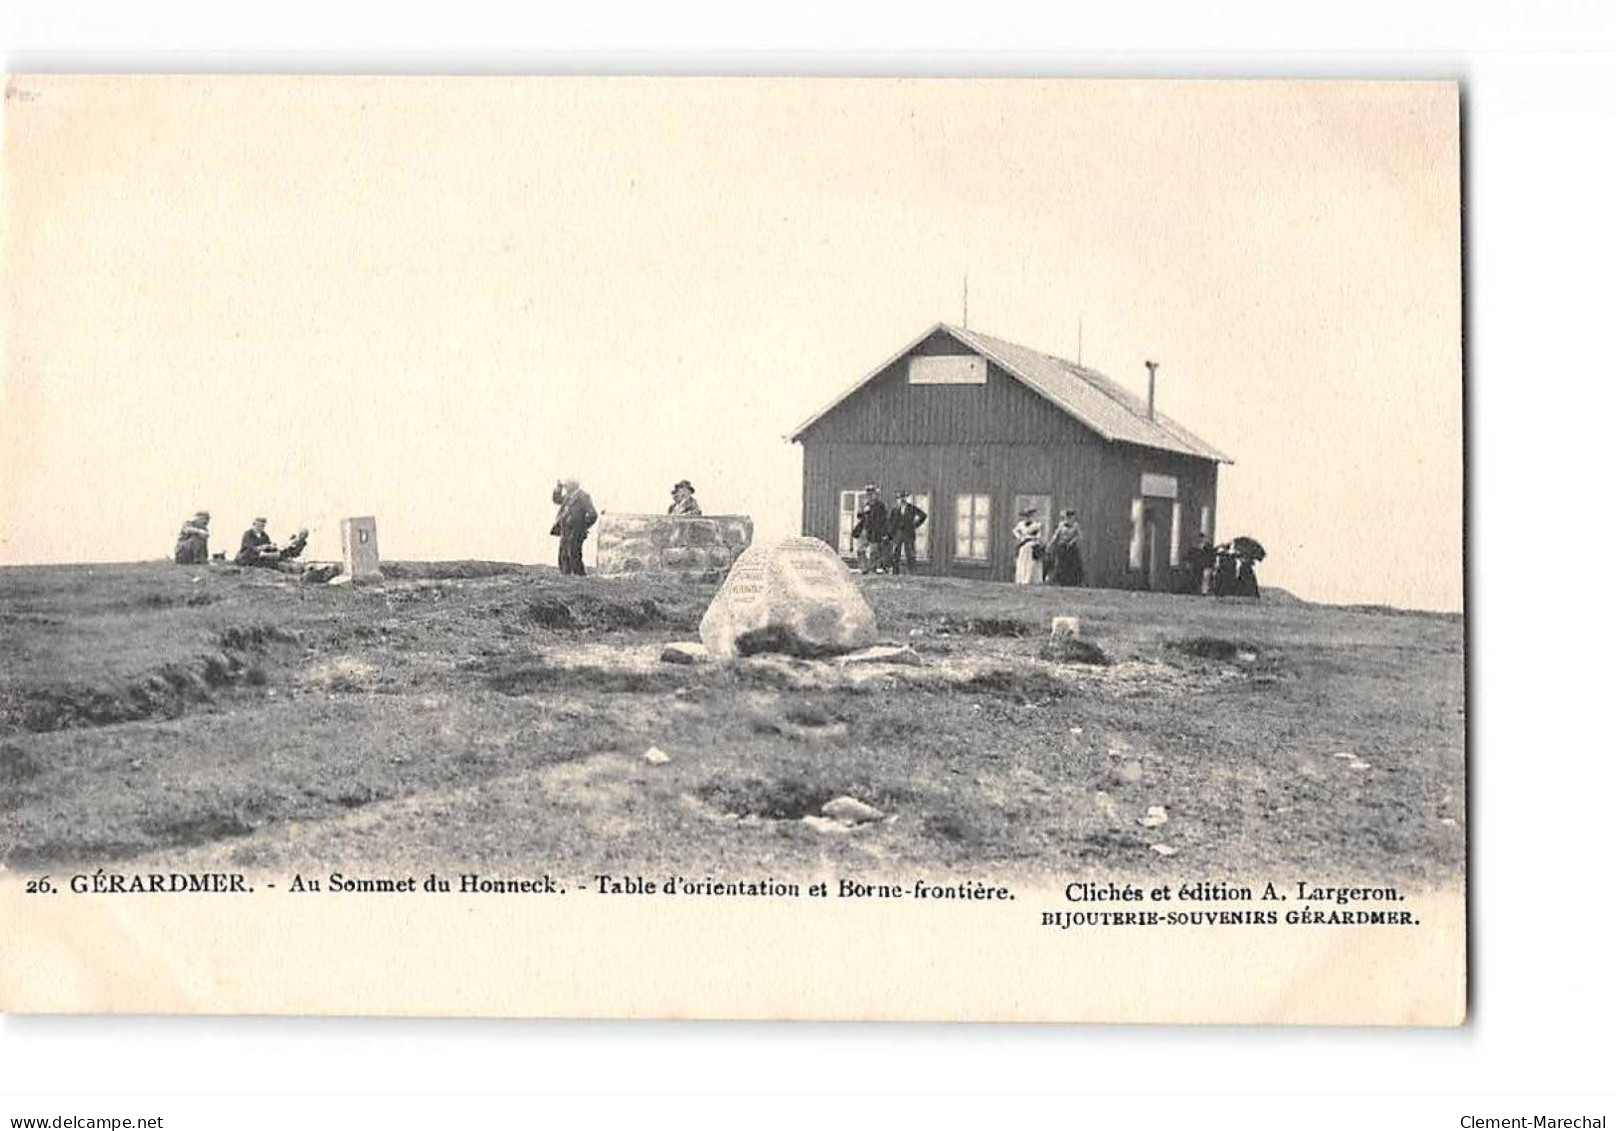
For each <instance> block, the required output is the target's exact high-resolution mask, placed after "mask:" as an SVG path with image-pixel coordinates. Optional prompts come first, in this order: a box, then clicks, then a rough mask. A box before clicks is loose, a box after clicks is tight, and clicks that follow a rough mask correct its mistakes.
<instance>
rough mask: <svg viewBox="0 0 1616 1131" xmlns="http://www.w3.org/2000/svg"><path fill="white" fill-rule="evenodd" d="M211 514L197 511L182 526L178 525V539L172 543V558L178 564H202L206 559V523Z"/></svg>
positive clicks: (209, 519)
mask: <svg viewBox="0 0 1616 1131" xmlns="http://www.w3.org/2000/svg"><path fill="white" fill-rule="evenodd" d="M209 521H211V516H210V515H209V514H208V512H207V511H197V512H196V514H195V516H193V517H192V518H191V520H190V521H189V522H187V523H186V524H185V525H184V526H182V527H180V536H179V540H178V541H176V542H175V543H174V560H175V561H176V562H177V563H179V564H180V565H203V564H205V563H206V562H207V560H208V523H209Z"/></svg>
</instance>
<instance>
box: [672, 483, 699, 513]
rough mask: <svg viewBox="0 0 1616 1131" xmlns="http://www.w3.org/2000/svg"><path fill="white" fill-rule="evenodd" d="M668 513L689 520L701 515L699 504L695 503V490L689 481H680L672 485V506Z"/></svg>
mask: <svg viewBox="0 0 1616 1131" xmlns="http://www.w3.org/2000/svg"><path fill="white" fill-rule="evenodd" d="M668 513H669V514H671V515H673V516H675V517H691V518H693V517H695V516H697V515H699V514H701V504H700V503H698V502H696V489H695V488H694V487H692V486H691V485H690V480H688V479H681V480H679V482H677V483H675V484H674V485H673V505H672V506H670V507H669V508H668Z"/></svg>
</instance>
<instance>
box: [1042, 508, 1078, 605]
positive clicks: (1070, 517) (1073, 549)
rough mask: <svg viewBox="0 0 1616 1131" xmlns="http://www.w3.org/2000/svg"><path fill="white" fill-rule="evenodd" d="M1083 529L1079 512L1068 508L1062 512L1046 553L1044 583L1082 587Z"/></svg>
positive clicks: (1050, 537)
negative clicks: (1078, 516)
mask: <svg viewBox="0 0 1616 1131" xmlns="http://www.w3.org/2000/svg"><path fill="white" fill-rule="evenodd" d="M1082 541H1083V528H1082V527H1081V526H1079V525H1078V523H1077V511H1076V510H1075V509H1074V508H1071V507H1068V508H1067V509H1066V510H1063V511H1061V517H1060V522H1058V523H1056V524H1055V531H1054V533H1053V534H1051V535H1050V536H1049V547H1048V549H1046V550H1045V551H1044V582H1045V583H1046V584H1053V585H1066V586H1071V585H1082V584H1083V583H1084V581H1085V578H1084V575H1083V548H1082Z"/></svg>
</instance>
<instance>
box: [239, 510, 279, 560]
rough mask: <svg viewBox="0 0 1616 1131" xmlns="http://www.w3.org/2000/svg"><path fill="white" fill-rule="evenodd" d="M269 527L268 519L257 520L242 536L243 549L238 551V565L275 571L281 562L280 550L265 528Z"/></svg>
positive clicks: (253, 521) (254, 520)
mask: <svg viewBox="0 0 1616 1131" xmlns="http://www.w3.org/2000/svg"><path fill="white" fill-rule="evenodd" d="M268 525H269V519H267V518H255V519H253V520H252V525H251V526H249V527H248V528H247V530H246V532H245V533H243V534H242V536H241V548H240V549H239V550H237V551H236V564H237V565H243V566H262V567H264V568H267V569H273V568H274V566H275V563H276V562H277V561H279V560H280V556H281V552H280V548H279V547H277V546H276V545H275V541H274V539H272V538H271V537H270V536H269V535H268V534H267V533H265V531H264V528H265V527H266V526H268Z"/></svg>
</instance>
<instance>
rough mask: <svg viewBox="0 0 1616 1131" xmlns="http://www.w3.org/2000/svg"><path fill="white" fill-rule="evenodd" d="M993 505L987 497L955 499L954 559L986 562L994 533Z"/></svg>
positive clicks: (961, 496)
mask: <svg viewBox="0 0 1616 1131" xmlns="http://www.w3.org/2000/svg"><path fill="white" fill-rule="evenodd" d="M992 523H993V504H992V500H990V499H989V498H988V496H986V495H956V496H955V497H954V557H955V559H956V560H958V561H962V562H985V561H987V560H988V545H989V543H990V541H991V538H992V533H993V525H992Z"/></svg>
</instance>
